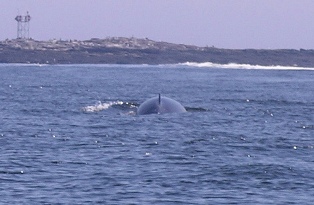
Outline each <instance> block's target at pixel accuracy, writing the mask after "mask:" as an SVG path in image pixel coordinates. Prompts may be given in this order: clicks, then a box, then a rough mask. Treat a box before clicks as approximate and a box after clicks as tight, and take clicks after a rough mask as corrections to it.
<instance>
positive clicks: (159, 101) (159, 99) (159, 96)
mask: <svg viewBox="0 0 314 205" xmlns="http://www.w3.org/2000/svg"><path fill="white" fill-rule="evenodd" d="M160 103H161V95H160V93H159V94H158V104H159V105H160Z"/></svg>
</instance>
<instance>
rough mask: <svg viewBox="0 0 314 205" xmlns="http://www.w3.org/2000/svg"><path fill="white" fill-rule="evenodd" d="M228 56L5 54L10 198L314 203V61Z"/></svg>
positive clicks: (3, 165)
mask: <svg viewBox="0 0 314 205" xmlns="http://www.w3.org/2000/svg"><path fill="white" fill-rule="evenodd" d="M222 67H224V66H221V67H220V68H219V66H217V65H216V67H215V66H211V67H210V68H209V67H206V68H199V67H198V65H187V64H182V65H160V66H145V65H141V66H135V65H125V66H121V65H68V66H61V65H60V66H48V65H44V66H38V65H8V64H2V65H0V72H1V81H0V115H1V118H0V119H1V121H0V122H1V125H0V144H1V148H0V196H1V197H0V204H312V203H313V201H314V174H313V173H314V158H313V155H314V92H313V91H314V72H313V70H310V69H308V70H306V69H303V70H289V69H285V68H280V69H279V70H277V69H275V70H274V69H271V67H269V68H268V69H234V68H243V66H242V67H241V66H240V67H236V66H235V67H233V66H229V67H228V68H222ZM158 93H162V95H165V96H167V97H171V98H173V99H175V100H177V101H179V102H180V103H181V104H183V105H184V106H185V107H186V108H187V109H188V111H189V112H187V113H182V114H164V115H146V116H137V115H136V114H135V112H136V108H137V107H138V106H139V104H140V103H142V102H143V101H144V100H145V99H147V98H150V97H153V96H156V95H157V94H158Z"/></svg>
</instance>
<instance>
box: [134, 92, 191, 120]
mask: <svg viewBox="0 0 314 205" xmlns="http://www.w3.org/2000/svg"><path fill="white" fill-rule="evenodd" d="M181 112H186V109H185V108H184V107H183V106H182V105H181V104H180V103H179V102H177V101H175V100H173V99H171V98H168V97H164V96H161V95H160V94H159V95H158V97H153V98H150V99H148V100H146V101H145V102H143V103H142V104H141V105H140V106H139V108H138V109H137V114H138V115H147V114H163V113H181Z"/></svg>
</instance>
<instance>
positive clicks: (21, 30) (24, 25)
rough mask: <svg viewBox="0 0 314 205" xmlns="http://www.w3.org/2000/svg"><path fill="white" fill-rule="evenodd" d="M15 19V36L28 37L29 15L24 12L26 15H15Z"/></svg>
mask: <svg viewBox="0 0 314 205" xmlns="http://www.w3.org/2000/svg"><path fill="white" fill-rule="evenodd" d="M15 20H16V21H17V38H19V39H29V21H30V20H31V16H30V15H29V13H28V12H27V13H26V16H22V15H17V16H16V17H15Z"/></svg>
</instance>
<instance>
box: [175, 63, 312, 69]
mask: <svg viewBox="0 0 314 205" xmlns="http://www.w3.org/2000/svg"><path fill="white" fill-rule="evenodd" d="M179 65H184V66H191V67H199V68H228V69H264V70H266V69H270V70H314V68H310V67H298V66H279V65H272V66H263V65H250V64H237V63H228V64H218V63H212V62H204V63H195V62H186V63H180V64H179Z"/></svg>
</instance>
